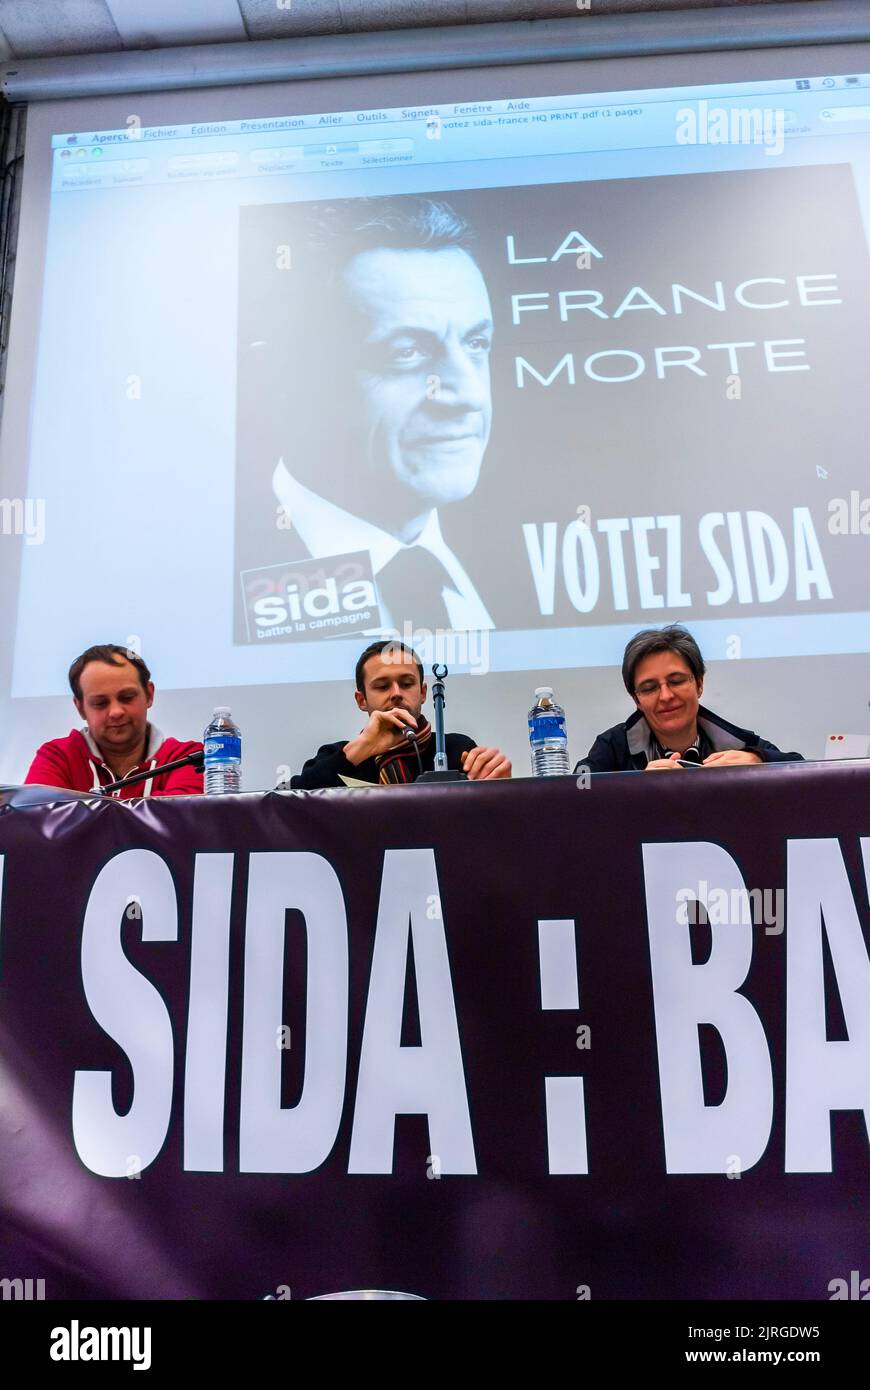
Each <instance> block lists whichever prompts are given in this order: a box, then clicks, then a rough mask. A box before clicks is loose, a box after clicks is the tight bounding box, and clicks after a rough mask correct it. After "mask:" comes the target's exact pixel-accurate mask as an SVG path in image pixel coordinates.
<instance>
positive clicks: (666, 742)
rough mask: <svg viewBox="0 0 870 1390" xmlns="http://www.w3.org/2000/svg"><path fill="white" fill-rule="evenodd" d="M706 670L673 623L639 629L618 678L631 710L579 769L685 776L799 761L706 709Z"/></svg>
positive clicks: (688, 636)
mask: <svg viewBox="0 0 870 1390" xmlns="http://www.w3.org/2000/svg"><path fill="white" fill-rule="evenodd" d="M705 671H706V667H705V665H704V658H703V657H702V656H701V652H700V649H699V647H698V644H697V642H696V641H695V639H694V637H692V635H691V633H689V632H687V630H686V629H685V628H684V627H681V626H680V625H679V624H673V625H671V626H670V627H664V628H646V629H645V630H644V631H643V632H638V633H637V634H636V635H635V636H634V637H632V639H631V641H630V642H629V644H628V646H627V647H626V649H625V655H624V657H623V660H622V679H623V681H624V682H625V688H626V690H627V691H628V693H629V695H631V696H632V697H633V699H634V702H635V705H636V706H637V709H636V710H635V712H634V714H633V715H632V716H631V718H630V719H627V720H626V721H625V723H624V724H615V725H614V727H613V728H612V729H607V730H606V731H605V733H603V734H599V735H598V737H597V739H596V740H595V742H594V743H593V745H592V747H591V749H590V750H589V752H588V754H587V755H586V757H585V759H584V760H583V763H582V764H579V763H578V768H580V767H586V768H588V769H589V771H590V772H628V771H631V770H632V769H637V770H642V771H644V772H659V771H664V772H683V771H685V770H686V769H685V768H684V767H683V763H686V762H689V763H697V764H698V765H703V766H704V767H742V766H747V767H748V766H753V765H755V766H757V765H758V764H759V763H776V762H796V761H800V760H801V754H800V753H782V752H780V750H779V749H778V748H777V747H776V746H775V744H773V743H768V741H767V739H764V738H759V736H758V734H755V733H752V731H751V730H750V729H740V728H738V727H737V725H736V724H729V723H728V722H727V720H725V719H722V718H720V717H719V715H717V714H713V713H712V711H711V710H708V709H705V708H704V706H703V705H702V704H701V703H700V699H701V692H702V690H703V689H704V673H705ZM575 770H576V769H575ZM689 770H691V769H689Z"/></svg>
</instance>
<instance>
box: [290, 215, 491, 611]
mask: <svg viewBox="0 0 870 1390" xmlns="http://www.w3.org/2000/svg"><path fill="white" fill-rule="evenodd" d="M298 255H299V256H300V257H301V262H300V263H301V266H302V267H303V269H304V281H305V283H304V288H303V290H302V293H303V296H304V322H305V324H306V336H305V342H304V351H303V352H302V353H299V352H297V353H295V354H294V357H293V369H292V370H293V380H292V382H291V383H289V384H288V396H289V400H290V403H291V408H290V411H289V416H288V420H287V428H286V431H285V436H284V437H285V443H284V445H283V448H282V457H281V459H280V461H279V462H278V464H277V466H276V467H275V470H274V474H273V487H274V492H275V495H276V497H277V498H278V500H279V502H280V503H281V504H282V506H283V508H284V510H285V513H286V515H287V518H288V521H289V531H288V535H292V536H293V537H294V539H295V542H296V543H297V544H298V543H300V542H301V544H302V545H303V546H304V547H305V549H306V551H307V553H308V554H309V555H310V556H312V557H314V558H322V557H327V556H332V555H341V554H348V553H352V552H355V551H361V550H367V551H368V552H369V555H370V557H371V563H372V570H373V574H374V577H375V581H376V585H377V590H378V597H379V603H380V619H381V626H382V627H397V626H399V624H400V623H402V622H403V621H405V620H410V621H411V622H413V623H414V624H416V625H419V624H424V625H426V626H430V627H432V628H453V629H457V630H463V629H466V630H480V629H487V628H491V627H492V626H493V622H492V619H491V617H490V615H489V612H488V610H487V607H486V604H485V602H484V600H483V598H482V597H481V595H480V594H479V593H478V592H477V589H476V587H475V585H474V583H473V582H472V580H471V578H470V577H469V575H468V573H467V571H466V569H465V568H464V566H463V565H462V563H461V562H460V560H459V558H458V557H457V556H456V555H455V554H454V553H453V551H452V550H451V549H450V547H449V546H448V545H447V543H446V541H445V540H444V537H443V535H442V532H441V524H440V517H439V509H440V508H442V507H445V506H448V505H449V504H452V503H456V502H461V501H463V500H464V499H465V498H467V497H469V496H470V495H471V493H472V492H473V491H474V489H475V487H476V486H477V482H478V478H479V476H480V470H481V465H482V462H483V457H484V453H485V450H486V447H487V443H488V441H489V435H490V427H491V421H492V398H491V390H490V365H489V358H490V350H491V346H492V334H493V324H492V309H491V306H490V300H489V294H488V292H487V287H486V283H485V281H484V278H483V275H482V274H481V271H480V269H479V267H478V265H477V264H476V262H475V260H474V258H473V255H472V252H471V249H470V233H469V229H468V226H467V224H466V223H465V221H464V220H463V219H462V218H460V217H459V216H458V215H457V214H456V213H455V212H454V211H453V209H451V208H450V206H449V205H448V204H447V203H444V202H441V201H435V200H432V199H429V198H422V197H407V196H406V197H399V198H374V199H354V200H348V201H346V202H344V203H335V204H327V205H314V206H313V207H312V208H311V209H310V210H309V211H308V214H307V218H306V226H305V244H304V245H303V247H302V249H301V251H299V253H298ZM298 346H301V344H297V347H298ZM315 407H316V408H315Z"/></svg>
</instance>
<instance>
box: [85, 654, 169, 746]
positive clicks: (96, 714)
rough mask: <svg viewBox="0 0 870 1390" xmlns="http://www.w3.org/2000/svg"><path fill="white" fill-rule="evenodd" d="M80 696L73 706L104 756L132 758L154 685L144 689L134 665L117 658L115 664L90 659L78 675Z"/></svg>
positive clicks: (139, 740)
mask: <svg viewBox="0 0 870 1390" xmlns="http://www.w3.org/2000/svg"><path fill="white" fill-rule="evenodd" d="M79 685H80V686H81V692H82V698H81V700H76V701H75V706H76V709H77V710H78V712H79V714H80V715H81V716H82V718H83V719H84V721H85V723H86V724H87V726H88V732H89V733H90V735H91V738H92V739H93V740H94V742H95V743H96V745H97V747H98V748H99V750H100V752H101V753H102V754H103V757H104V758H107V759H109V758H113V757H114V758H123V757H126V756H127V755H128V754H129V755H130V756H131V757H133V756H135V754H136V753H137V752H138V750H139V748H140V747H141V746H142V743H143V742H144V739H145V725H146V724H147V722H148V711H149V709H150V708H151V705H152V703H153V700H154V686H153V684H152V682H151V681H149V682H148V689H147V691H146V690H143V688H142V683H141V681H140V680H139V673H138V672H137V670H136V667H135V666H133V665H132V663H131V662H129V661H124V660H122V659H121V658H119V660H118V663H117V665H115V664H112V665H111V666H109V665H108V664H107V663H106V662H104V661H89V662H88V664H87V666H86V667H85V668H84V670H83V671H82V674H81V676H80V678H79Z"/></svg>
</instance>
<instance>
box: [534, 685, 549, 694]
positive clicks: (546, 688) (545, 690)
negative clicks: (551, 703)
mask: <svg viewBox="0 0 870 1390" xmlns="http://www.w3.org/2000/svg"><path fill="white" fill-rule="evenodd" d="M552 693H553V687H552V686H551V685H539V686H538V688H537V690H536V691H535V694H536V695H552Z"/></svg>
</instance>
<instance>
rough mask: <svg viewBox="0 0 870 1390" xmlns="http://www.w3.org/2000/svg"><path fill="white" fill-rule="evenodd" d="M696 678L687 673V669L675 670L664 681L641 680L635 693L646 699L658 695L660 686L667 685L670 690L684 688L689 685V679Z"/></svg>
mask: <svg viewBox="0 0 870 1390" xmlns="http://www.w3.org/2000/svg"><path fill="white" fill-rule="evenodd" d="M694 679H695V678H694V676H689V675H687V674H686V672H685V671H674V672H673V673H672V674H671V675H670V676H667V677H666V678H665V679H664V680H663V681H641V683H640V685H639V686H637V687H636V689H635V692H634V693H635V695H639V696H642V697H643V698H644V699H649V697H650V695H658V693H659V687H660V686H663V685H666V686H667V687H668V690H682V688H683V686H685V685H688V683H689V681H693V680H694Z"/></svg>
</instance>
